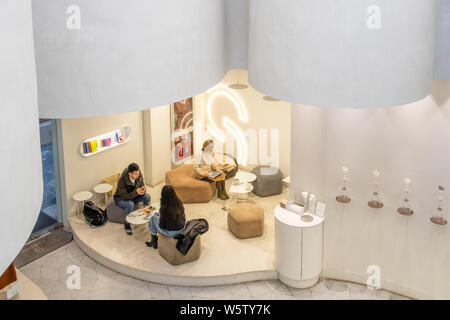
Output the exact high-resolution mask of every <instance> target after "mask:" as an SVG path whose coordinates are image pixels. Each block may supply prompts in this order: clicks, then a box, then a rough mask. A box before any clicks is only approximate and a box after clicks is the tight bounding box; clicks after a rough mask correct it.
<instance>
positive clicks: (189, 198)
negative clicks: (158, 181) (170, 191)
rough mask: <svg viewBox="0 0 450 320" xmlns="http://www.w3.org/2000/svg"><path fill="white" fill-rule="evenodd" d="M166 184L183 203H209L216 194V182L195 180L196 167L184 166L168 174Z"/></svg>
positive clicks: (191, 165)
mask: <svg viewBox="0 0 450 320" xmlns="http://www.w3.org/2000/svg"><path fill="white" fill-rule="evenodd" d="M166 184H169V185H171V186H172V187H173V188H174V189H175V192H176V194H177V196H178V198H180V200H181V201H182V202H183V203H201V202H209V200H211V199H212V197H213V196H214V194H215V192H216V187H215V184H214V182H209V181H204V180H199V179H196V178H195V172H194V165H193V164H184V165H182V166H180V167H178V168H175V169H173V170H170V171H168V172H167V173H166Z"/></svg>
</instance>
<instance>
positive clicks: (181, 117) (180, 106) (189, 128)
mask: <svg viewBox="0 0 450 320" xmlns="http://www.w3.org/2000/svg"><path fill="white" fill-rule="evenodd" d="M170 122H171V123H170V129H171V140H172V141H171V145H172V152H173V157H172V160H173V161H174V163H175V164H179V163H181V162H183V161H185V160H189V159H191V158H192V156H193V154H194V98H192V97H191V98H187V99H184V100H181V101H178V102H175V103H173V104H172V105H171V106H170Z"/></svg>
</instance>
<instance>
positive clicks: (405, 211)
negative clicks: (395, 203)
mask: <svg viewBox="0 0 450 320" xmlns="http://www.w3.org/2000/svg"><path fill="white" fill-rule="evenodd" d="M403 182H404V196H403V201H402V204H401V206H400V208H398V209H397V212H398V213H400V214H402V215H404V216H411V215H412V214H414V211H413V210H411V207H410V203H409V187H410V185H411V179H409V178H405V179H403Z"/></svg>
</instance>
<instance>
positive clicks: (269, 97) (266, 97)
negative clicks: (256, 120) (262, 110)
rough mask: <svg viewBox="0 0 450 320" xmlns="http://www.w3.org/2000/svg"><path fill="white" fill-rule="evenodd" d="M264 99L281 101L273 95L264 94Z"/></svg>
mask: <svg viewBox="0 0 450 320" xmlns="http://www.w3.org/2000/svg"><path fill="white" fill-rule="evenodd" d="M263 99H264V100H266V101H271V102H274V101H280V99H277V98H273V97H271V96H264V97H263Z"/></svg>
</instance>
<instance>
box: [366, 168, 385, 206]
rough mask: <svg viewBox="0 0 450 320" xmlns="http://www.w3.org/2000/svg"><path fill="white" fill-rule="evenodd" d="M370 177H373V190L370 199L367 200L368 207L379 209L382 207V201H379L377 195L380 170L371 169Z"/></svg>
mask: <svg viewBox="0 0 450 320" xmlns="http://www.w3.org/2000/svg"><path fill="white" fill-rule="evenodd" d="M372 178H373V191H372V200H370V201H369V202H368V205H369V207H371V208H374V209H380V208H382V207H383V202H381V201H380V197H379V195H380V194H379V187H380V183H379V178H380V171H378V170H373V171H372Z"/></svg>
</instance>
